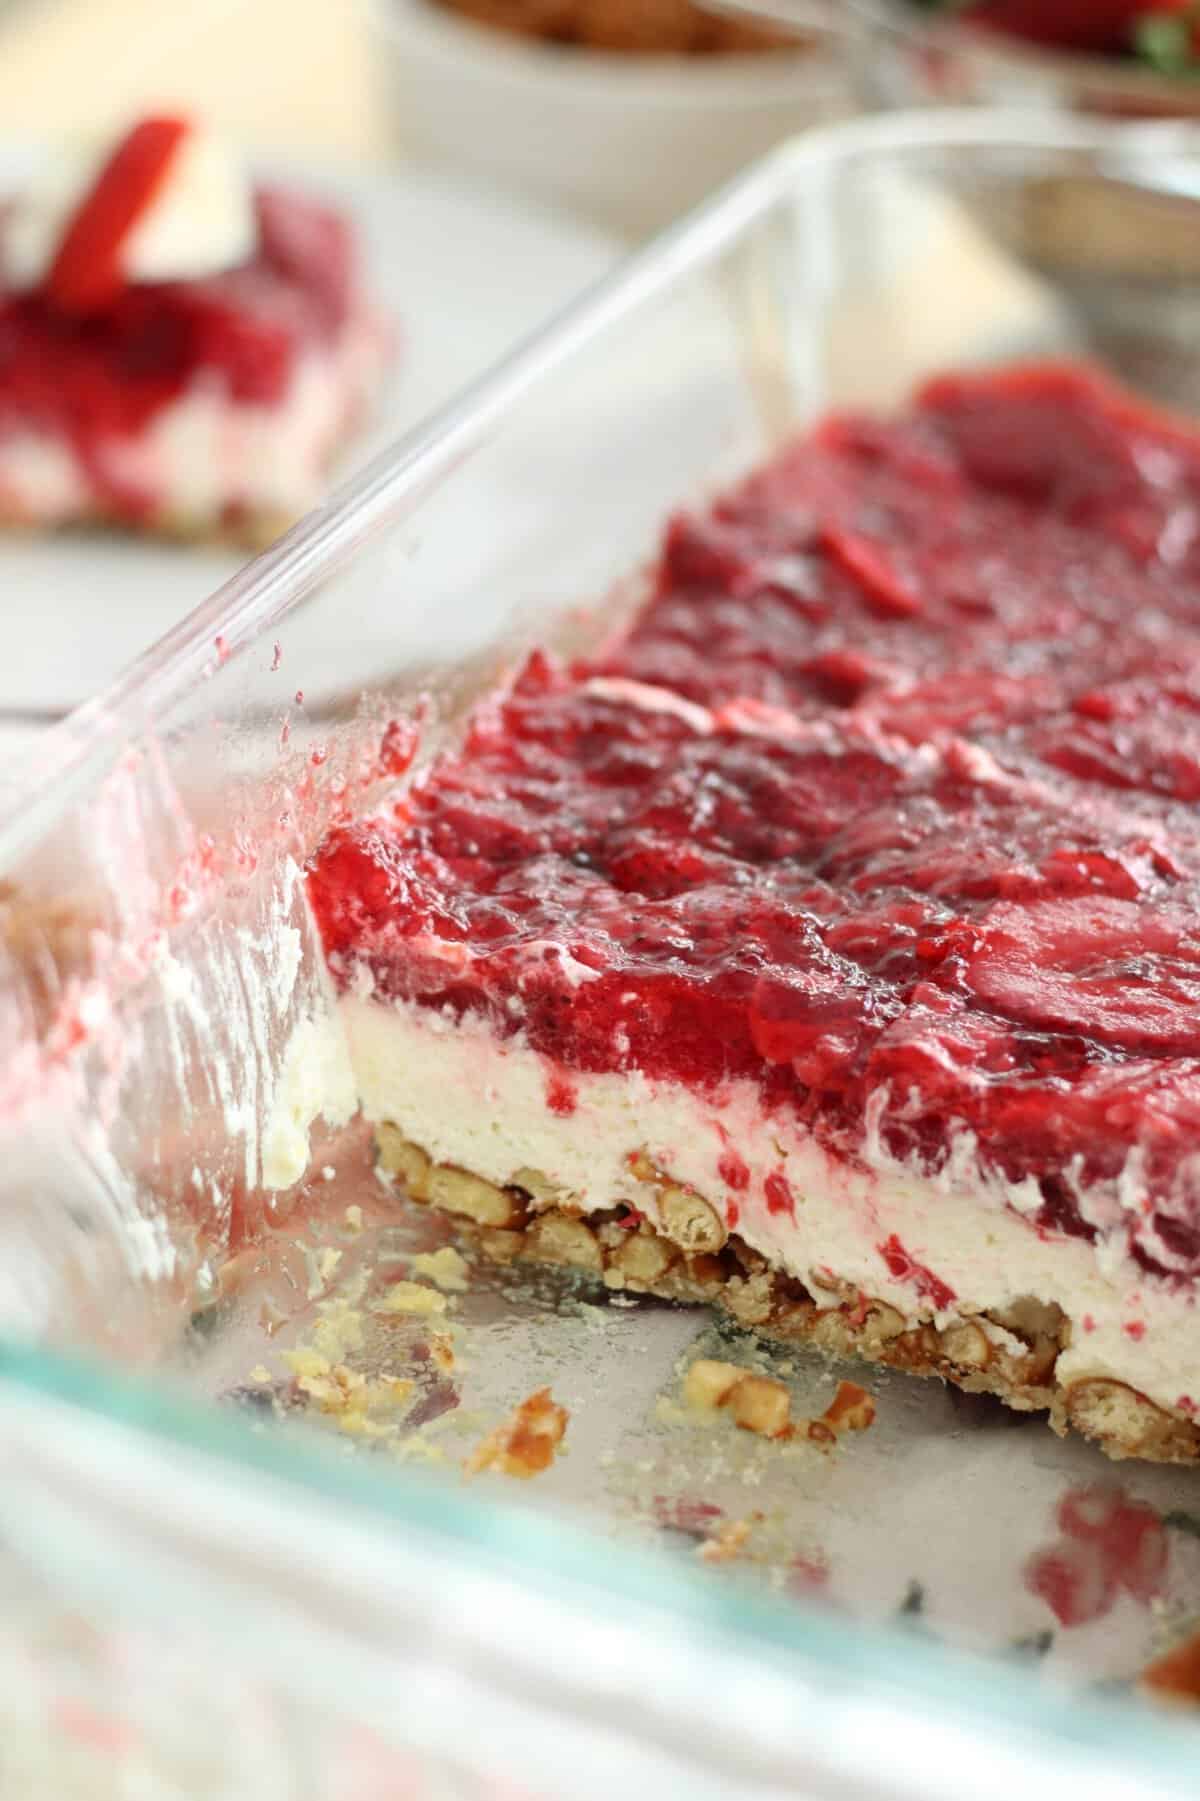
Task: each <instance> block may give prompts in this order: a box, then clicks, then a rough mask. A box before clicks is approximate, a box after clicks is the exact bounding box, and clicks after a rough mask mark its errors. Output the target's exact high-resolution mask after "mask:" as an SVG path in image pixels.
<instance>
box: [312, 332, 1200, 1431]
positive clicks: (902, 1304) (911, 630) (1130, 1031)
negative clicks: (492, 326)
mask: <svg viewBox="0 0 1200 1801" xmlns="http://www.w3.org/2000/svg"><path fill="white" fill-rule="evenodd" d="M1197 534H1200V441H1198V440H1197V439H1196V438H1194V437H1193V436H1192V435H1191V433H1190V432H1188V431H1186V430H1185V429H1184V428H1182V427H1180V426H1178V425H1176V424H1173V423H1171V422H1169V421H1164V420H1161V419H1158V418H1157V417H1154V416H1151V415H1149V414H1147V413H1144V412H1142V411H1141V410H1139V409H1138V408H1137V407H1136V406H1135V405H1134V403H1132V402H1131V401H1129V400H1128V399H1127V398H1126V397H1125V396H1123V395H1121V394H1119V393H1118V392H1116V391H1115V390H1113V389H1111V388H1110V387H1108V386H1107V385H1106V384H1105V383H1104V382H1103V381H1102V380H1101V379H1100V378H1099V377H1097V376H1094V375H1091V374H1088V373H1086V372H1078V371H1071V370H1066V369H1059V368H1055V369H1038V370H1018V371H1008V372H1001V373H996V374H991V375H984V376H976V377H972V378H955V379H949V378H948V379H946V380H943V381H940V382H938V383H935V384H934V385H933V386H932V387H930V388H929V389H927V390H926V391H925V392H924V393H923V394H922V395H921V396H919V397H918V399H917V401H916V403H915V404H914V407H913V408H912V410H911V412H910V413H909V415H908V416H907V417H905V418H904V419H902V420H900V421H898V422H888V423H880V422H874V421H867V420H860V419H834V420H831V421H829V422H828V423H827V424H825V425H823V426H822V427H821V428H819V429H818V430H817V431H816V432H815V433H814V434H812V435H811V436H809V437H808V438H806V439H805V440H803V441H802V442H800V443H798V444H797V445H795V446H794V447H793V448H792V449H790V450H789V451H788V452H787V453H786V454H785V455H783V456H782V457H781V458H779V459H778V461H777V462H775V463H774V464H773V465H772V466H771V467H769V468H768V469H766V470H764V471H763V472H762V473H760V474H759V475H757V476H755V477H754V478H753V479H752V480H751V481H749V482H748V483H746V484H744V485H743V486H742V487H741V488H740V489H739V490H738V491H737V492H736V493H735V494H733V495H731V496H730V497H728V498H726V499H724V500H722V501H720V502H718V503H717V505H716V506H715V507H714V508H713V510H712V511H711V513H710V514H709V515H707V516H706V517H705V518H704V519H700V520H696V519H689V520H677V521H675V522H673V524H672V525H671V527H670V528H669V530H668V533H667V538H666V544H665V548H664V552H663V555H662V559H661V563H660V566H659V569H658V572H657V580H656V585H655V591H654V593H653V595H652V598H651V600H650V601H649V603H648V604H647V606H646V607H645V608H644V610H643V612H642V614H641V615H640V617H639V618H638V619H637V620H636V621H635V623H634V625H633V627H632V628H631V630H630V631H629V632H627V633H626V635H625V636H624V637H623V639H622V640H621V642H620V643H618V644H616V645H610V646H609V647H607V649H606V650H605V652H604V654H603V655H602V656H601V657H600V658H599V659H597V661H595V662H593V663H590V664H586V665H576V666H574V667H570V668H568V667H564V666H561V665H559V664H557V663H556V662H555V661H554V660H553V659H551V658H550V657H548V656H544V655H540V654H539V655H536V656H534V657H533V658H532V659H530V661H529V662H528V663H527V664H526V666H525V667H524V669H523V670H522V671H521V672H520V674H519V675H518V676H517V678H516V679H515V681H514V682H513V684H512V686H511V688H510V689H509V690H508V691H507V692H506V693H505V694H504V695H501V696H498V697H496V698H494V699H493V700H492V701H490V702H489V703H487V704H486V705H485V706H484V707H482V708H481V709H480V710H479V711H478V712H477V714H476V715H475V717H474V719H473V720H472V722H471V725H470V728H469V731H468V733H467V737H466V740H465V742H464V744H463V745H462V747H461V748H460V749H459V750H458V751H457V752H455V753H454V754H453V755H452V756H449V757H447V758H445V759H443V760H442V761H441V762H440V764H438V765H437V766H436V767H435V768H434V770H433V771H432V773H430V774H429V775H427V776H426V777H425V778H424V779H423V780H422V781H421V782H420V783H419V784H417V785H415V786H414V787H412V788H411V789H409V790H408V791H407V792H405V793H404V794H403V795H401V796H399V797H398V798H396V799H394V801H392V802H391V803H390V804H389V805H388V806H387V807H386V808H385V809H384V810H383V811H382V812H380V813H379V814H378V815H377V816H375V817H373V818H371V819H369V820H365V821H362V822H360V823H359V824H357V825H354V826H352V827H350V828H348V829H343V830H341V831H339V832H338V833H337V834H335V835H334V836H333V837H332V838H331V839H330V840H329V841H328V842H327V844H326V845H325V846H324V847H323V850H322V852H321V854H320V856H319V858H318V859H317V862H316V865H315V867H314V869H313V871H312V873H311V878H310V893H311V897H312V901H313V905H314V907H315V910H316V914H317V917H318V920H319V923H320V926H321V930H322V933H323V937H324V942H325V946H326V951H327V955H328V958H329V963H330V966H331V969H332V971H333V973H334V976H335V978H336V980H337V981H338V983H339V985H340V986H341V988H342V990H343V1001H342V1008H343V1017H344V1019H345V1023H346V1025H347V1029H348V1034H349V1041H350V1048H351V1056H352V1059H353V1062H354V1065H355V1071H356V1077H357V1080H358V1085H359V1091H360V1098H361V1101H362V1104H363V1107H364V1110H365V1111H366V1113H367V1114H368V1116H369V1117H371V1118H372V1119H374V1120H376V1121H378V1122H380V1124H381V1131H380V1141H381V1147H382V1149H383V1152H384V1155H385V1160H387V1161H388V1162H389V1164H390V1166H391V1167H393V1168H396V1169H398V1170H402V1171H403V1172H404V1173H405V1174H406V1175H407V1176H408V1178H409V1181H410V1187H411V1188H412V1191H413V1192H414V1193H415V1194H416V1195H417V1197H418V1198H422V1199H429V1200H432V1201H433V1202H434V1203H435V1204H440V1205H443V1206H446V1207H448V1208H449V1209H450V1210H451V1211H456V1212H458V1213H459V1214H460V1215H463V1216H466V1217H469V1218H471V1219H473V1220H474V1221H475V1222H476V1224H477V1225H478V1226H480V1227H481V1228H482V1229H483V1232H484V1237H485V1240H486V1241H488V1243H489V1247H490V1248H491V1250H492V1251H493V1254H496V1255H518V1254H534V1255H542V1256H546V1257H550V1258H557V1259H559V1260H566V1261H570V1262H574V1263H578V1264H580V1265H581V1266H582V1267H585V1268H589V1269H592V1270H593V1271H594V1272H595V1273H597V1274H602V1275H603V1278H604V1280H606V1281H607V1282H609V1283H610V1284H612V1285H615V1286H621V1285H626V1286H631V1287H635V1288H637V1287H643V1288H649V1289H653V1290H656V1291H658V1292H663V1293H668V1294H677V1295H681V1296H689V1295H711V1296H712V1297H713V1298H715V1299H718V1300H721V1301H723V1302H724V1304H725V1305H727V1306H729V1307H730V1308H731V1310H732V1311H733V1312H734V1313H735V1314H736V1315H737V1317H739V1318H741V1319H743V1320H744V1321H746V1323H749V1324H752V1325H755V1326H757V1327H760V1328H761V1329H763V1330H765V1331H768V1332H775V1333H778V1334H780V1335H782V1336H797V1337H803V1338H812V1339H816V1340H817V1341H818V1342H821V1343H823V1344H826V1345H828V1346H831V1347H833V1348H838V1349H857V1350H860V1351H862V1352H864V1353H865V1354H866V1355H868V1356H871V1357H875V1358H877V1359H879V1360H881V1361H886V1362H891V1363H895V1364H900V1365H902V1366H904V1367H908V1368H912V1369H917V1370H921V1371H925V1372H935V1373H938V1374H941V1375H943V1376H946V1377H949V1378H950V1379H952V1380H954V1381H957V1382H959V1383H961V1384H963V1385H964V1386H967V1387H972V1388H981V1389H988V1390H991V1391H992V1392H995V1393H997V1394H1000V1395H1001V1396H1002V1397H1003V1398H1005V1399H1006V1400H1008V1401H1010V1402H1011V1403H1013V1404H1015V1405H1017V1406H1021V1407H1027V1408H1033V1407H1038V1408H1040V1407H1044V1408H1047V1409H1048V1410H1049V1412H1050V1416H1051V1419H1052V1422H1053V1423H1054V1424H1055V1425H1056V1426H1059V1427H1063V1426H1065V1425H1067V1424H1075V1425H1077V1426H1079V1427H1080V1428H1082V1429H1083V1430H1085V1431H1087V1432H1090V1433H1091V1434H1093V1435H1094V1436H1096V1437H1098V1438H1099V1439H1100V1440H1101V1441H1102V1442H1103V1443H1104V1444H1105V1445H1106V1447H1107V1448H1108V1449H1110V1450H1111V1451H1113V1452H1114V1453H1117V1454H1122V1453H1134V1454H1141V1455H1148V1456H1157V1457H1168V1458H1175V1459H1181V1460H1192V1459H1194V1458H1196V1456H1197V1455H1198V1454H1200V1432H1198V1431H1197V1427H1196V1425H1195V1424H1194V1423H1193V1422H1194V1420H1195V1419H1196V1417H1197V1409H1198V1407H1200V1311H1198V1310H1197V1307H1196V1305H1195V1299H1196V1292H1197V1280H1198V1278H1200V915H1198V914H1197V907H1196V900H1197V893H1198V891H1200V822H1198V821H1197V818H1196V815H1195V810H1194V805H1193V803H1194V800H1195V798H1196V795H1197V793H1200V624H1197V621H1198V620H1200V543H1198V542H1197Z"/></svg>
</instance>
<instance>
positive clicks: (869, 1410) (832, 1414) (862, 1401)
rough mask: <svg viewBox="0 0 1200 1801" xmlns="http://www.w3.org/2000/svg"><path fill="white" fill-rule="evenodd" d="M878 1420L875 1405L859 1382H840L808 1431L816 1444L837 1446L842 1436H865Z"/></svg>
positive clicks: (809, 1423) (808, 1424)
mask: <svg viewBox="0 0 1200 1801" xmlns="http://www.w3.org/2000/svg"><path fill="white" fill-rule="evenodd" d="M874 1419H875V1402H874V1400H873V1399H872V1398H871V1396H870V1395H869V1394H868V1393H867V1391H866V1389H865V1388H860V1387H859V1385H858V1383H857V1382H839V1383H838V1389H837V1393H836V1394H835V1395H834V1397H833V1399H832V1401H830V1403H829V1405H828V1407H827V1408H826V1409H825V1411H824V1413H823V1414H822V1415H821V1417H820V1419H816V1420H809V1421H808V1422H807V1424H806V1427H805V1431H806V1434H807V1436H808V1437H809V1438H810V1439H811V1440H812V1442H813V1443H814V1444H822V1445H832V1444H836V1443H837V1441H838V1439H839V1438H840V1437H841V1435H842V1433H843V1432H865V1431H866V1429H867V1427H868V1426H870V1425H871V1424H873V1422H874Z"/></svg>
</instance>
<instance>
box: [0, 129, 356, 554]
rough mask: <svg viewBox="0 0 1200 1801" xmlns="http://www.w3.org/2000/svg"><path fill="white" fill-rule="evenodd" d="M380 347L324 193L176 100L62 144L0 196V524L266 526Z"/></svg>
mask: <svg viewBox="0 0 1200 1801" xmlns="http://www.w3.org/2000/svg"><path fill="white" fill-rule="evenodd" d="M389 354H390V332H389V330H388V329H387V328H386V326H385V325H384V323H383V321H382V320H381V318H380V317H379V316H378V315H377V313H376V312H375V310H374V308H373V306H372V304H371V303H370V301H369V299H368V297H367V295H366V293H365V292H364V287H363V281H362V276H361V273H360V270H359V267H358V250H357V246H356V244H355V239H354V231H353V227H352V225H351V223H350V221H349V220H348V219H347V218H346V217H345V216H344V215H343V214H342V213H341V212H340V211H339V210H338V209H337V208H336V207H334V206H332V205H329V204H327V203H325V202H323V201H320V200H317V199H315V198H313V197H311V196H309V195H307V194H304V193H300V192H297V191H295V190H294V189H293V188H291V187H287V188H284V187H279V186H265V185H259V186H254V185H253V184H252V183H251V181H250V179H249V177H248V176H247V174H246V172H245V171H244V170H243V168H242V167H241V165H240V163H239V161H238V160H237V158H236V157H235V156H234V155H233V154H232V152H231V151H229V150H228V149H227V148H226V146H225V145H224V144H223V143H221V142H220V141H219V140H218V139H216V138H215V137H214V136H213V135H212V134H211V133H209V132H207V131H205V130H203V129H202V128H200V127H199V126H198V125H196V124H195V123H193V122H192V121H190V120H187V119H184V118H177V117H152V118H147V119H143V120H141V121H139V122H138V123H137V124H136V125H134V126H133V127H132V128H131V129H130V130H128V131H127V132H125V133H124V134H123V135H121V136H120V137H118V138H117V139H116V140H114V141H112V142H105V143H102V144H99V145H85V146H83V147H81V148H71V149H68V148H65V147H60V149H59V151H58V153H57V154H56V155H55V156H53V157H50V158H48V159H47V160H46V161H45V162H44V163H43V164H42V165H41V166H40V168H39V169H38V170H37V171H36V172H35V174H34V175H33V176H31V178H30V179H29V181H28V182H27V183H26V184H25V185H24V186H23V187H22V188H21V189H20V190H19V191H18V192H16V193H14V194H13V195H12V196H10V197H9V199H8V200H7V203H6V204H4V205H3V206H0V523H4V524H7V525H20V526H27V527H36V528H47V529H48V528H57V527H62V526H67V525H78V524H103V525H116V526H121V527H124V528H128V529H133V530H137V531H151V532H158V533H167V534H170V535H175V536H182V537H204V536H212V535H222V536H229V537H233V538H236V539H239V540H244V541H246V542H249V543H251V544H258V543H264V542H267V541H269V540H270V539H271V538H273V537H275V536H276V535H277V533H278V532H279V531H280V530H282V529H283V528H284V527H285V526H287V525H289V524H290V523H291V522H292V521H293V520H294V519H296V518H297V517H298V516H299V515H300V514H302V513H303V512H305V511H307V509H308V508H309V507H311V506H312V505H313V504H314V503H315V502H316V501H317V500H318V499H319V498H320V497H321V493H322V490H323V487H324V483H325V480H326V477H327V475H328V473H329V466H330V463H331V461H332V459H333V457H334V456H335V454H336V452H337V451H338V450H339V449H340V447H341V446H342V444H343V443H344V442H345V441H346V439H347V438H348V437H349V436H350V435H351V434H352V432H353V430H354V428H355V426H356V425H357V424H358V423H359V421H360V419H361V417H362V415H363V413H364V411H365V409H366V407H367V405H368V402H369V401H370V399H371V397H372V395H373V392H374V390H375V389H376V387H377V386H378V383H379V381H380V379H381V377H382V374H383V372H384V370H385V368H386V365H387V362H388V359H389Z"/></svg>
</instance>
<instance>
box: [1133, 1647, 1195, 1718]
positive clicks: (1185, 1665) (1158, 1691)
mask: <svg viewBox="0 0 1200 1801" xmlns="http://www.w3.org/2000/svg"><path fill="white" fill-rule="evenodd" d="M1138 1689H1139V1690H1140V1692H1141V1693H1142V1694H1144V1695H1147V1696H1149V1697H1150V1699H1151V1700H1153V1701H1161V1702H1164V1703H1165V1704H1166V1705H1167V1706H1170V1707H1200V1632H1193V1633H1192V1635H1191V1637H1190V1638H1186V1639H1184V1641H1183V1643H1182V1644H1181V1645H1176V1646H1175V1649H1174V1650H1173V1651H1167V1652H1166V1653H1165V1654H1164V1655H1163V1656H1162V1657H1156V1658H1155V1660H1154V1662H1153V1663H1152V1664H1150V1665H1149V1667H1148V1668H1147V1669H1144V1670H1143V1671H1142V1674H1141V1676H1140V1677H1139V1678H1138Z"/></svg>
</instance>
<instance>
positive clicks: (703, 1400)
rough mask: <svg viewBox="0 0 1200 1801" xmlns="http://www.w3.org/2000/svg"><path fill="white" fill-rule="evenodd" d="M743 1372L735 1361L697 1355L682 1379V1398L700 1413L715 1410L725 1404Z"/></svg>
mask: <svg viewBox="0 0 1200 1801" xmlns="http://www.w3.org/2000/svg"><path fill="white" fill-rule="evenodd" d="M745 1373H746V1372H745V1370H744V1369H741V1368H740V1367H739V1366H738V1365H737V1364H736V1363H721V1362H720V1361H719V1360H718V1359H717V1358H715V1357H697V1359H696V1361H695V1363H693V1364H691V1365H690V1367H689V1369H688V1372H687V1375H686V1376H685V1377H684V1379H683V1398H684V1400H685V1401H686V1402H687V1404H688V1406H689V1407H696V1408H698V1409H699V1410H700V1411H701V1412H702V1413H712V1412H715V1411H716V1409H717V1408H718V1407H723V1406H724V1405H725V1403H726V1401H728V1399H729V1397H730V1395H731V1394H732V1393H733V1391H734V1389H735V1388H736V1387H737V1385H738V1383H739V1382H740V1381H741V1379H742V1377H743V1376H744V1375H745Z"/></svg>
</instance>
